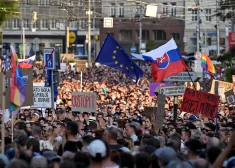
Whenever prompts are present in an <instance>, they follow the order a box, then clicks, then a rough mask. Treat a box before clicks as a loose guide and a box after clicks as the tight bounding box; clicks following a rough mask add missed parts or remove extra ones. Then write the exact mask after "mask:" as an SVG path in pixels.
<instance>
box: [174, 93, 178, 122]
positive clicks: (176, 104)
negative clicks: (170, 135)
mask: <svg viewBox="0 0 235 168" xmlns="http://www.w3.org/2000/svg"><path fill="white" fill-rule="evenodd" d="M177 108H178V97H177V96H174V122H175V123H176V122H177Z"/></svg>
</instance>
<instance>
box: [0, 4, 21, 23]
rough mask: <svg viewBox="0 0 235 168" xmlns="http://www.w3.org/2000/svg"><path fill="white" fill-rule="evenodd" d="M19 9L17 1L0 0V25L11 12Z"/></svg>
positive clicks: (14, 12)
mask: <svg viewBox="0 0 235 168" xmlns="http://www.w3.org/2000/svg"><path fill="white" fill-rule="evenodd" d="M18 11H19V7H18V4H17V2H13V1H12V2H3V1H2V0H0V26H2V25H3V23H4V21H5V20H7V19H9V18H10V17H11V16H12V15H13V14H16V13H17V12H18Z"/></svg>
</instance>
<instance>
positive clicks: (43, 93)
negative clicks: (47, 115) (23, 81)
mask: <svg viewBox="0 0 235 168" xmlns="http://www.w3.org/2000/svg"><path fill="white" fill-rule="evenodd" d="M33 102H34V105H33V107H39V108H42V107H43V108H51V107H52V104H51V88H50V87H40V86H34V87H33Z"/></svg>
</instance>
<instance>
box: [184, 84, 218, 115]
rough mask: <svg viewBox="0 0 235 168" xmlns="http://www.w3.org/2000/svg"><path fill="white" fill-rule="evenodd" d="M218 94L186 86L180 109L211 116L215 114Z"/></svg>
mask: <svg viewBox="0 0 235 168" xmlns="http://www.w3.org/2000/svg"><path fill="white" fill-rule="evenodd" d="M219 101H220V96H218V95H215V94H210V93H207V92H203V91H197V90H194V89H190V88H186V90H185V93H184V98H183V103H182V106H181V111H185V112H188V113H191V114H200V113H201V114H202V116H204V117H207V118H211V117H213V118H214V117H215V116H216V111H217V108H218V105H219Z"/></svg>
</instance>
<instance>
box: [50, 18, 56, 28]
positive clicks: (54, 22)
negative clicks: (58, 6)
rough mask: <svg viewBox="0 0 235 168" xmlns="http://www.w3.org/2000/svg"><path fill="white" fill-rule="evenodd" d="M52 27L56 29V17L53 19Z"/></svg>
mask: <svg viewBox="0 0 235 168" xmlns="http://www.w3.org/2000/svg"><path fill="white" fill-rule="evenodd" d="M51 28H52V29H56V20H55V19H52V20H51Z"/></svg>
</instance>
